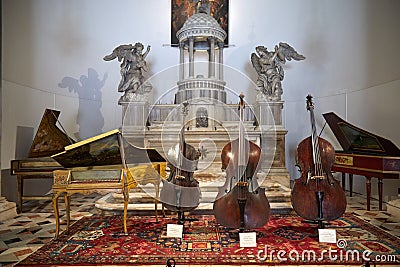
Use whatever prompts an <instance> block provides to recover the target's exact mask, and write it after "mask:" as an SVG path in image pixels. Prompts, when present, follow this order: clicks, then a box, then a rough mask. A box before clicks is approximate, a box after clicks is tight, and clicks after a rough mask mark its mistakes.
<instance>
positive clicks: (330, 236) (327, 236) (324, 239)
mask: <svg viewBox="0 0 400 267" xmlns="http://www.w3.org/2000/svg"><path fill="white" fill-rule="evenodd" d="M318 236H319V242H321V243H336V230H335V229H318Z"/></svg>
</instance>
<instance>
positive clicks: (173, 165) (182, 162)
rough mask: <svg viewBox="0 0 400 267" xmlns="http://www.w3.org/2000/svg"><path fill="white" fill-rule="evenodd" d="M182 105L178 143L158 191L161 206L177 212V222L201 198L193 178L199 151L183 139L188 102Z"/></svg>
mask: <svg viewBox="0 0 400 267" xmlns="http://www.w3.org/2000/svg"><path fill="white" fill-rule="evenodd" d="M182 105H183V107H182V126H181V130H180V135H179V143H178V144H177V145H176V146H175V147H173V148H172V149H170V152H171V154H172V155H170V156H172V158H173V160H168V167H169V169H170V173H169V176H168V178H167V179H166V180H163V181H162V182H163V187H162V190H161V193H160V201H161V202H162V203H163V207H165V208H167V209H168V210H170V211H175V212H177V213H178V224H184V221H185V220H187V219H185V216H184V213H185V212H187V211H190V210H193V209H195V208H196V207H197V206H198V205H199V203H200V198H201V191H200V188H199V182H198V181H197V180H196V179H194V171H195V170H196V169H197V163H198V160H199V158H200V155H201V153H200V152H199V150H198V149H195V148H194V147H193V146H192V145H190V144H187V143H186V141H185V119H186V115H187V114H188V105H189V103H188V102H184V103H183V104H182ZM168 154H170V153H168ZM167 158H170V157H167ZM171 161H172V162H171Z"/></svg>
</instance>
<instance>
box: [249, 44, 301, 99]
mask: <svg viewBox="0 0 400 267" xmlns="http://www.w3.org/2000/svg"><path fill="white" fill-rule="evenodd" d="M292 59H294V60H303V59H305V57H304V56H303V55H300V54H299V53H297V52H296V50H295V49H294V48H293V47H291V46H290V45H288V44H287V43H283V42H280V43H279V46H278V45H276V46H275V50H274V51H268V50H267V48H266V47H265V46H257V47H256V53H252V54H251V63H252V64H253V67H254V68H255V69H256V71H257V73H258V79H257V86H258V90H259V91H260V93H261V96H262V97H264V98H266V99H267V100H272V101H279V100H281V95H282V93H283V89H282V80H283V78H284V75H285V73H284V69H283V65H284V64H285V63H286V60H289V61H291V60H292Z"/></svg>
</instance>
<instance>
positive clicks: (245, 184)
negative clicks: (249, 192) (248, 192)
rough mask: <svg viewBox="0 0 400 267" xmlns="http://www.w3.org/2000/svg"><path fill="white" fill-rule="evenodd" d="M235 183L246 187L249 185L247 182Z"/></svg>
mask: <svg viewBox="0 0 400 267" xmlns="http://www.w3.org/2000/svg"><path fill="white" fill-rule="evenodd" d="M237 185H238V186H243V187H247V186H249V183H248V182H237Z"/></svg>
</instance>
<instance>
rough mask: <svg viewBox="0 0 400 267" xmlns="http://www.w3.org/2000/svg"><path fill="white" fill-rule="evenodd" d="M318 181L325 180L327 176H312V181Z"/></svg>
mask: <svg viewBox="0 0 400 267" xmlns="http://www.w3.org/2000/svg"><path fill="white" fill-rule="evenodd" d="M317 179H319V180H322V179H325V176H323V175H312V176H310V180H317Z"/></svg>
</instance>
